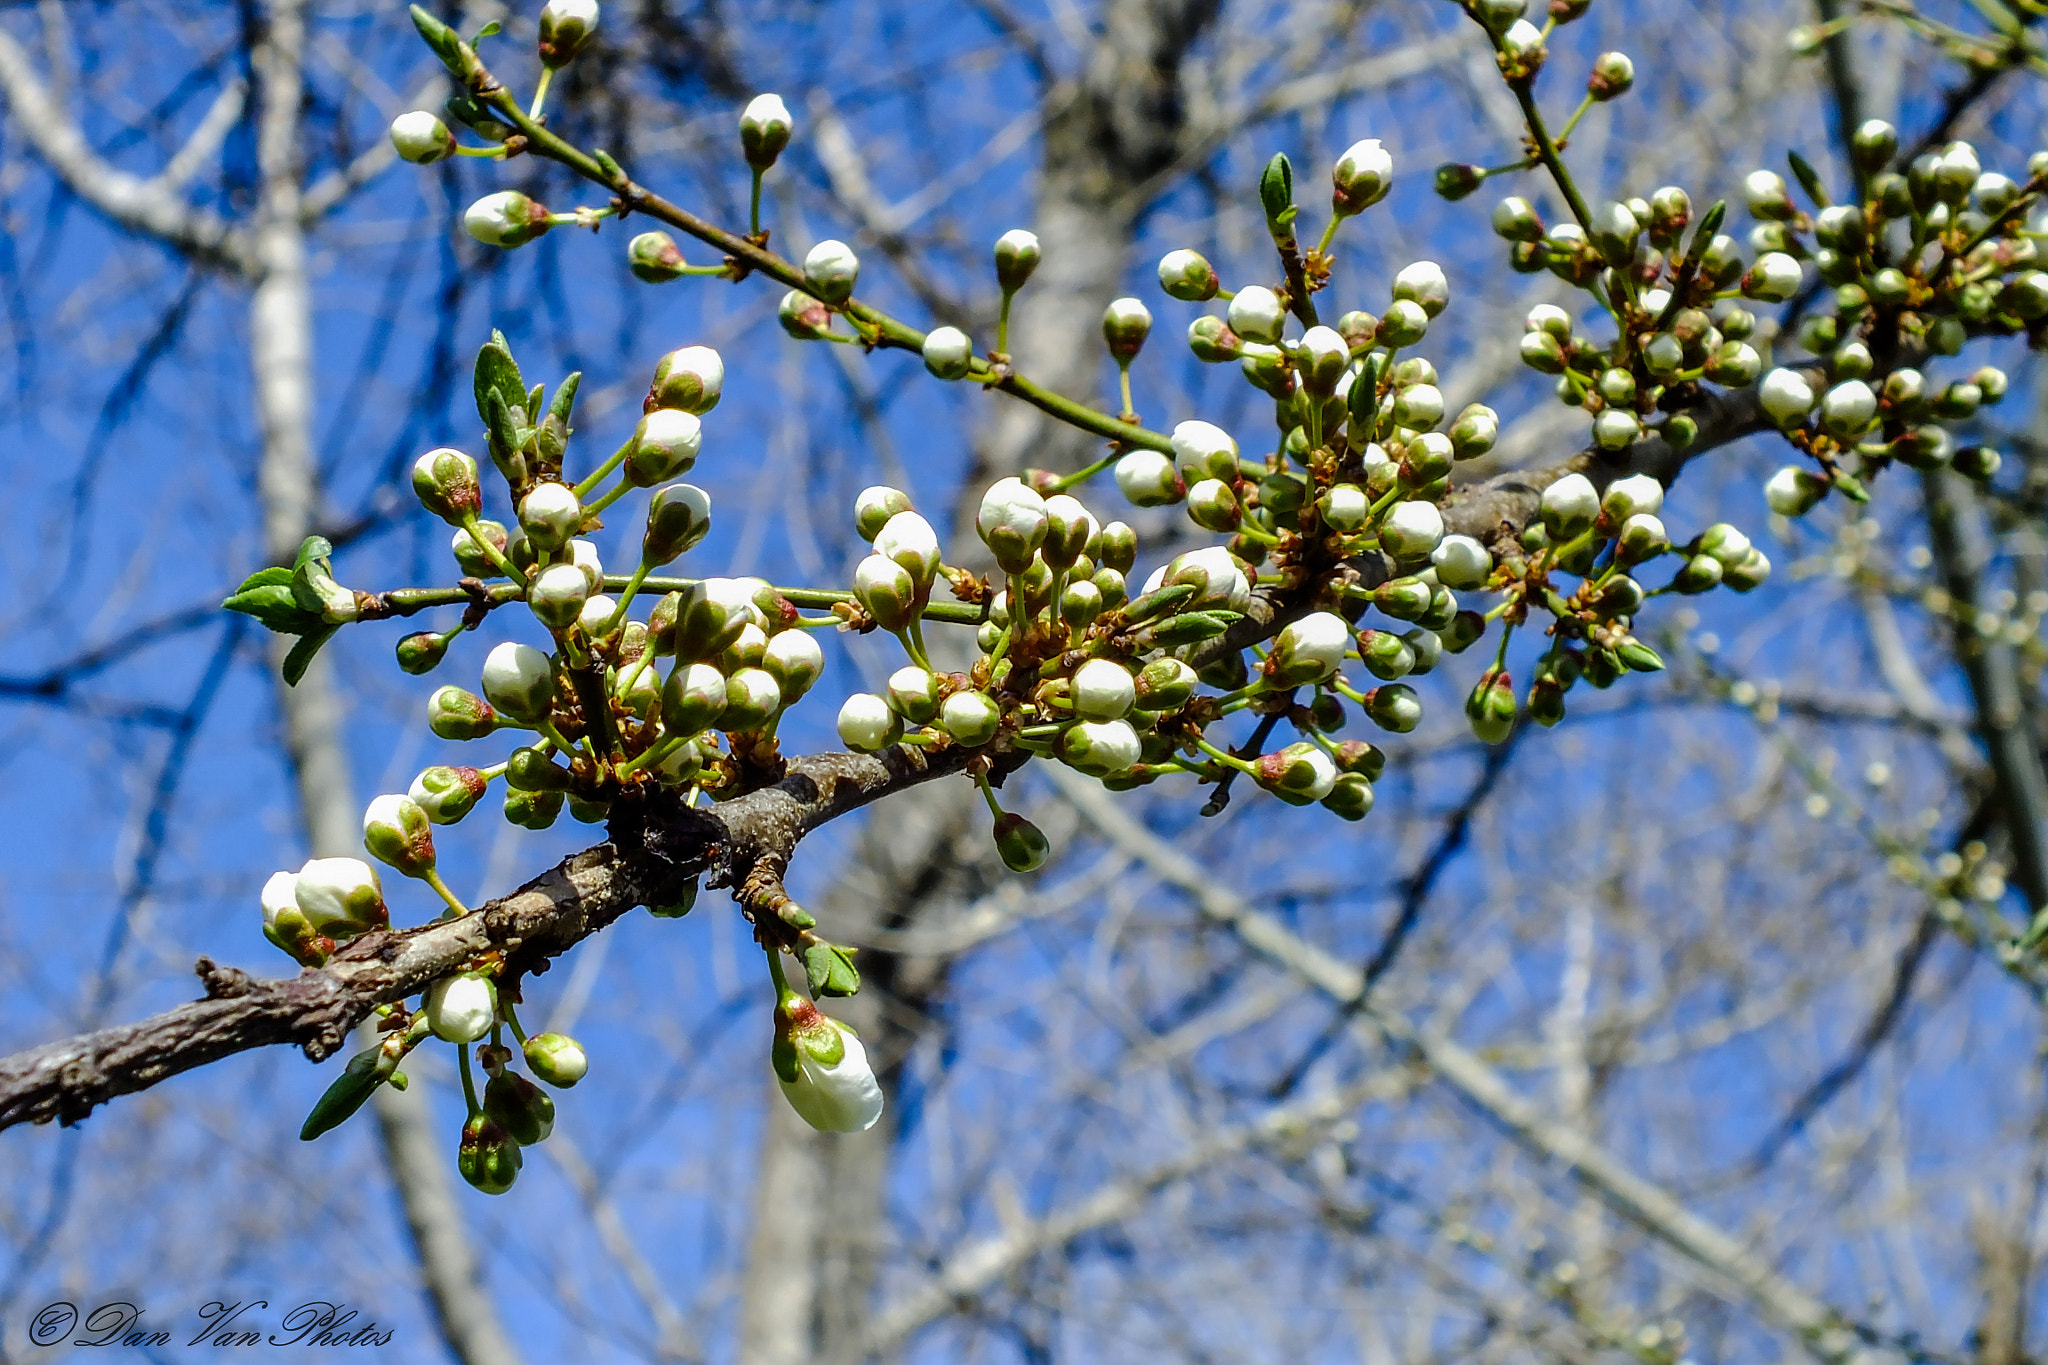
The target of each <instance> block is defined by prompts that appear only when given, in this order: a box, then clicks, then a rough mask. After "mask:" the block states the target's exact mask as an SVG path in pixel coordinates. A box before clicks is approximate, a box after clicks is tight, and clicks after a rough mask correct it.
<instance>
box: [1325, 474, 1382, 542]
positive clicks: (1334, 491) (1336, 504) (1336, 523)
mask: <svg viewBox="0 0 2048 1365" xmlns="http://www.w3.org/2000/svg"><path fill="white" fill-rule="evenodd" d="M1371 510H1372V499H1371V498H1369V497H1367V496H1366V492H1365V490H1364V489H1363V488H1360V487H1359V486H1358V485H1357V484H1355V483H1340V484H1334V485H1332V486H1331V488H1330V491H1329V492H1327V493H1325V494H1323V501H1322V513H1323V525H1325V526H1327V527H1329V528H1330V529H1331V530H1332V531H1341V532H1344V533H1346V534H1349V533H1350V532H1352V531H1356V530H1358V529H1360V528H1361V527H1363V526H1364V525H1365V518H1366V514H1367V513H1368V512H1370V511H1371Z"/></svg>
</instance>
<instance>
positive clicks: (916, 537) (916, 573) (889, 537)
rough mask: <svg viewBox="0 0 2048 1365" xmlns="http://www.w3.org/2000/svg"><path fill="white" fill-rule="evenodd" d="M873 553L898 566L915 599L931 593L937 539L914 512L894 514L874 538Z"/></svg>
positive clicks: (936, 562) (929, 525) (936, 571)
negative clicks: (913, 587) (913, 588)
mask: <svg viewBox="0 0 2048 1365" xmlns="http://www.w3.org/2000/svg"><path fill="white" fill-rule="evenodd" d="M875 553H876V554H878V555H880V556H882V557H883V558H884V559H889V560H894V561H895V562H896V563H898V564H901V565H902V566H903V568H904V571H905V572H906V573H908V574H909V575H910V578H911V581H912V582H913V583H915V584H916V585H917V592H918V595H919V596H923V595H924V594H926V593H929V592H930V591H931V587H932V580H933V579H935V578H936V577H938V573H939V535H938V532H936V531H934V530H932V524H931V523H930V522H928V521H926V520H925V519H924V518H923V517H921V516H919V515H918V514H917V513H915V512H898V513H897V514H896V515H895V516H893V517H890V518H889V520H888V521H886V522H884V523H883V524H882V529H881V530H880V531H878V532H876V534H875Z"/></svg>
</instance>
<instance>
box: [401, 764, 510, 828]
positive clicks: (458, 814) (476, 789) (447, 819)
mask: <svg viewBox="0 0 2048 1365" xmlns="http://www.w3.org/2000/svg"><path fill="white" fill-rule="evenodd" d="M489 785H490V784H489V783H488V782H486V781H485V780H484V777H483V774H481V773H479V772H478V771H477V770H476V769H475V768H466V767H449V766H447V765H445V764H437V765H436V766H434V767H431V768H428V769H426V770H425V771H423V772H422V773H421V774H420V775H419V776H418V777H415V778H414V779H413V780H412V789H411V790H410V791H408V792H407V793H406V795H407V796H408V797H409V798H410V799H411V800H412V802H413V804H414V805H416V806H418V807H419V808H420V809H421V810H422V811H424V812H426V816H427V819H428V820H430V821H432V822H433V823H434V824H437V825H452V824H454V823H455V822H456V821H457V820H460V819H461V818H462V817H463V816H465V815H467V814H469V813H470V811H472V810H474V809H475V808H476V803H477V801H478V799H479V798H480V797H482V796H483V794H484V788H485V787H487V786H489Z"/></svg>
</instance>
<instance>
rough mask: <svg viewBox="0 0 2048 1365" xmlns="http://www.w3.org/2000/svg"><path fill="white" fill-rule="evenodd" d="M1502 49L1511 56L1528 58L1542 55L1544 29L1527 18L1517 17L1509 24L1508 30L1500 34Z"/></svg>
mask: <svg viewBox="0 0 2048 1365" xmlns="http://www.w3.org/2000/svg"><path fill="white" fill-rule="evenodd" d="M1500 46H1501V51H1503V52H1505V53H1506V54H1507V55H1508V56H1510V57H1515V58H1520V59H1523V60H1527V59H1528V58H1530V57H1537V56H1541V55H1542V52H1543V30H1542V29H1540V28H1538V27H1536V25H1534V24H1532V23H1530V22H1529V21H1528V20H1527V19H1517V20H1515V22H1514V23H1512V24H1509V25H1508V31H1507V32H1506V33H1503V34H1501V35H1500Z"/></svg>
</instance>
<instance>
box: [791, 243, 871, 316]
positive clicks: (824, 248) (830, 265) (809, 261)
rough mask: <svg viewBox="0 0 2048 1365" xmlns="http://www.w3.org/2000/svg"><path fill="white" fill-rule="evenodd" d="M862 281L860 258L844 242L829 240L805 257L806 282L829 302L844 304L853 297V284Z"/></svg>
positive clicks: (813, 290)
mask: <svg viewBox="0 0 2048 1365" xmlns="http://www.w3.org/2000/svg"><path fill="white" fill-rule="evenodd" d="M859 278H860V258H859V257H858V256H856V255H854V254H853V248H852V247H849V246H848V245H847V244H846V243H844V242H841V241H836V240H832V239H829V238H828V239H827V240H825V241H822V242H820V243H818V244H817V245H816V246H814V247H812V248H811V250H810V253H809V254H808V255H806V256H805V257H804V281H805V283H807V284H809V285H810V286H811V291H812V292H813V293H815V294H816V295H817V296H818V297H819V298H821V299H823V300H824V301H825V302H827V303H845V302H846V301H847V300H848V299H850V298H852V297H853V284H854V281H855V280H857V279H859Z"/></svg>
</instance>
